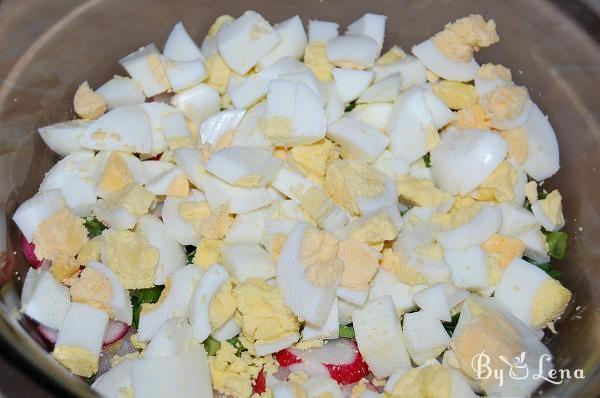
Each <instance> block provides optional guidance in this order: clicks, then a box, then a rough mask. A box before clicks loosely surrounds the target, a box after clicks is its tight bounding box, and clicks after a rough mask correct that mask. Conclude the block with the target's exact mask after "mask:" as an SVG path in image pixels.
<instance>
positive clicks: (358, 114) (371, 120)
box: [338, 102, 392, 131]
mask: <svg viewBox="0 0 600 398" xmlns="http://www.w3.org/2000/svg"><path fill="white" fill-rule="evenodd" d="M391 111H392V104H391V103H385V102H377V103H369V104H361V105H358V106H356V107H355V108H354V109H353V110H352V111H351V112H350V115H349V116H350V117H352V118H354V119H357V120H360V121H362V122H365V123H367V124H370V125H371V126H373V127H375V128H377V129H379V130H382V131H383V130H385V126H386V125H387V121H388V119H389V117H390V113H391ZM340 117H341V115H340ZM338 119H339V118H338Z"/></svg>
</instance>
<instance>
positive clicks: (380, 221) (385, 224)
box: [348, 211, 398, 244]
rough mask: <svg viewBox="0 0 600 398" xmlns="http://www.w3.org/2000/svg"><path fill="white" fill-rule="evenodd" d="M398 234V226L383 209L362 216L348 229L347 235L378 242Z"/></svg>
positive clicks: (390, 238) (360, 239)
mask: <svg viewBox="0 0 600 398" xmlns="http://www.w3.org/2000/svg"><path fill="white" fill-rule="evenodd" d="M397 235H398V228H397V227H396V226H395V225H394V223H393V222H392V220H391V219H390V216H389V215H388V213H387V212H385V211H379V212H377V213H375V214H372V215H369V216H365V217H362V218H361V219H360V221H359V222H358V223H356V224H354V225H353V227H352V228H351V229H350V232H349V234H348V237H349V238H350V239H356V240H359V241H361V242H365V243H368V244H379V243H382V242H384V241H386V240H394V239H395V238H396V236H397Z"/></svg>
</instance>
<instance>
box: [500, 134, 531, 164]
mask: <svg viewBox="0 0 600 398" xmlns="http://www.w3.org/2000/svg"><path fill="white" fill-rule="evenodd" d="M500 136H501V137H502V138H503V139H504V141H506V144H507V145H508V154H509V156H510V157H511V158H513V159H514V160H515V161H517V162H519V163H523V162H525V160H526V159H527V154H528V153H529V142H528V141H527V135H526V134H525V130H523V129H522V128H518V129H514V130H502V131H500Z"/></svg>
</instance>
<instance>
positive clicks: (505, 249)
mask: <svg viewBox="0 0 600 398" xmlns="http://www.w3.org/2000/svg"><path fill="white" fill-rule="evenodd" d="M481 248H482V249H483V250H484V251H485V252H487V253H497V254H498V255H499V258H498V261H499V263H500V266H501V267H502V268H506V266H507V265H508V264H510V263H511V262H512V261H513V260H514V259H516V258H521V257H522V256H523V251H524V250H525V245H524V244H523V242H522V241H521V240H520V239H516V238H510V237H508V236H502V235H493V236H492V237H491V238H489V239H488V240H487V241H485V242H484V243H483V245H482V246H481Z"/></svg>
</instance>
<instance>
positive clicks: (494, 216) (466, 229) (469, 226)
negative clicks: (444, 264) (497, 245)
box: [437, 205, 502, 249]
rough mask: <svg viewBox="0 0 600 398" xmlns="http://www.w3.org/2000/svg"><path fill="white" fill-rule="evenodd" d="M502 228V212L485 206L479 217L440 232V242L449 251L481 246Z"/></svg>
mask: <svg viewBox="0 0 600 398" xmlns="http://www.w3.org/2000/svg"><path fill="white" fill-rule="evenodd" d="M501 226H502V212H501V211H500V209H498V208H497V207H493V206H489V205H485V206H483V207H482V208H481V210H479V212H478V213H477V215H476V216H475V217H474V218H473V219H471V220H470V221H468V222H467V223H466V224H463V225H461V226H459V227H457V228H454V229H450V230H446V231H438V232H437V238H438V240H439V242H440V243H441V244H442V246H444V248H447V249H456V248H460V247H467V246H475V245H481V244H482V243H484V242H485V241H486V240H488V239H489V238H491V237H492V235H494V234H495V233H496V232H498V230H499V229H500V227H501Z"/></svg>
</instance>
